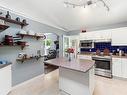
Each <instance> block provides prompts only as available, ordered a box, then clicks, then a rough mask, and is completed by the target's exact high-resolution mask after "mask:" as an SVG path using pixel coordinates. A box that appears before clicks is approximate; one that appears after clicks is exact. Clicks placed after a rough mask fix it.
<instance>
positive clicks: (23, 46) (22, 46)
mask: <svg viewBox="0 0 127 95" xmlns="http://www.w3.org/2000/svg"><path fill="white" fill-rule="evenodd" d="M16 46H19V47H21V49H22V50H23V49H24V48H25V47H27V46H29V45H0V47H16Z"/></svg>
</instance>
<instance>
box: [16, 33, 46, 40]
mask: <svg viewBox="0 0 127 95" xmlns="http://www.w3.org/2000/svg"><path fill="white" fill-rule="evenodd" d="M17 35H18V36H20V37H21V38H22V39H23V38H24V37H32V38H35V39H36V40H39V39H41V38H42V39H45V38H46V37H45V35H43V36H38V35H30V34H17Z"/></svg>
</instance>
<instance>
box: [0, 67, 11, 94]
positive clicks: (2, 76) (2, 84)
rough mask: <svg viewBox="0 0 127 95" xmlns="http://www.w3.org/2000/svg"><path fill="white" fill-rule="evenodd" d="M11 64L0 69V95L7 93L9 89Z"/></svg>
mask: <svg viewBox="0 0 127 95" xmlns="http://www.w3.org/2000/svg"><path fill="white" fill-rule="evenodd" d="M11 83H12V82H11V65H9V66H7V67H4V68H2V69H0V95H7V93H8V92H9V91H10V90H11Z"/></svg>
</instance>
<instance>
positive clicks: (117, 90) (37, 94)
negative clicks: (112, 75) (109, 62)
mask: <svg viewBox="0 0 127 95" xmlns="http://www.w3.org/2000/svg"><path fill="white" fill-rule="evenodd" d="M58 75H59V73H58V70H55V71H53V72H51V73H49V74H46V75H42V76H39V77H37V78H35V79H32V80H30V81H29V82H26V83H24V84H22V85H19V86H17V87H15V88H13V89H12V91H11V92H10V93H9V94H8V95H60V94H59V90H58ZM95 79H96V84H95V91H94V95H127V81H122V80H117V79H108V78H104V77H99V76H95ZM63 95H64V94H63Z"/></svg>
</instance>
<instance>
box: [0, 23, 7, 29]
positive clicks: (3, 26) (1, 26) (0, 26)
mask: <svg viewBox="0 0 127 95" xmlns="http://www.w3.org/2000/svg"><path fill="white" fill-rule="evenodd" d="M7 28H9V26H7V25H2V24H0V30H6V29H7Z"/></svg>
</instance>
